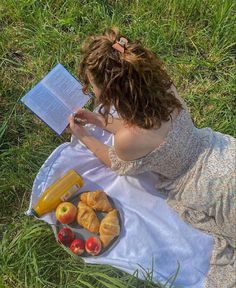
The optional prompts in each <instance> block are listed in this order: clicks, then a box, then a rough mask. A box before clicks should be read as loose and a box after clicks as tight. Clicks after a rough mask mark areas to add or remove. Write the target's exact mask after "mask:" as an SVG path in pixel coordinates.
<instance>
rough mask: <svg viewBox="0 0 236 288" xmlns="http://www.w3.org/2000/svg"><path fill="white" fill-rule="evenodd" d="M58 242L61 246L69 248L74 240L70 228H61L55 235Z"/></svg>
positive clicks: (73, 234)
mask: <svg viewBox="0 0 236 288" xmlns="http://www.w3.org/2000/svg"><path fill="white" fill-rule="evenodd" d="M57 237H58V241H59V242H61V243H62V244H63V245H66V246H69V245H70V244H71V242H72V241H73V240H74V239H75V233H74V232H73V231H72V230H71V229H70V228H62V229H60V231H59V232H58V233H57Z"/></svg>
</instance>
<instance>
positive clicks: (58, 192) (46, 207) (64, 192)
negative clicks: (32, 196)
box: [30, 170, 84, 217]
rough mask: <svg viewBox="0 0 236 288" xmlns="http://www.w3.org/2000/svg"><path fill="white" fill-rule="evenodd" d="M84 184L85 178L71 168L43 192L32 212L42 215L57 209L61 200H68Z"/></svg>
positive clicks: (37, 215)
mask: <svg viewBox="0 0 236 288" xmlns="http://www.w3.org/2000/svg"><path fill="white" fill-rule="evenodd" d="M83 185H84V182H83V178H82V177H81V176H80V175H79V174H78V173H76V172H75V171H74V170H69V171H68V172H67V173H66V174H64V175H63V176H62V177H61V178H59V179H58V180H57V181H56V182H54V183H53V184H52V185H51V186H50V187H48V188H47V189H46V190H45V191H44V192H43V194H42V195H41V196H40V198H39V199H38V201H37V203H36V204H35V205H34V207H33V209H31V211H30V214H31V215H34V216H36V217H40V216H42V215H44V214H46V213H48V212H51V211H53V210H55V209H56V208H57V206H58V205H59V204H60V203H61V202H64V201H67V200H68V199H69V198H70V197H71V196H72V195H73V194H75V193H76V192H77V191H78V190H79V189H80V188H81V187H82V186H83Z"/></svg>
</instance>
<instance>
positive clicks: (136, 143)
mask: <svg viewBox="0 0 236 288" xmlns="http://www.w3.org/2000/svg"><path fill="white" fill-rule="evenodd" d="M114 148H115V151H116V154H117V156H118V157H119V158H120V159H122V160H125V161H129V160H134V159H137V158H140V157H141V156H140V155H141V154H142V150H143V143H140V134H139V133H138V131H137V129H134V128H126V127H125V128H121V129H119V130H118V131H117V133H116V134H115V137H114Z"/></svg>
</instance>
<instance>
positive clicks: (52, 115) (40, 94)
mask: <svg viewBox="0 0 236 288" xmlns="http://www.w3.org/2000/svg"><path fill="white" fill-rule="evenodd" d="M21 102H23V103H24V104H25V105H26V106H27V107H28V108H29V109H30V110H31V111H32V112H33V113H34V114H36V115H37V116H38V117H39V118H40V119H41V120H43V121H44V122H45V123H46V124H47V125H48V126H49V127H51V128H52V129H53V130H54V131H55V132H56V133H57V134H59V135H60V134H61V133H62V132H63V131H64V130H65V128H66V127H67V125H68V120H67V118H68V116H69V115H70V113H71V110H70V109H69V108H68V107H67V106H65V105H64V103H63V102H61V101H60V100H59V99H57V97H56V96H55V95H54V94H53V93H52V92H51V91H49V90H48V89H47V88H45V86H44V85H42V83H41V82H39V83H38V84H37V85H36V86H35V87H34V88H33V89H31V90H30V91H29V92H28V93H27V94H26V95H25V96H24V97H23V98H22V99H21Z"/></svg>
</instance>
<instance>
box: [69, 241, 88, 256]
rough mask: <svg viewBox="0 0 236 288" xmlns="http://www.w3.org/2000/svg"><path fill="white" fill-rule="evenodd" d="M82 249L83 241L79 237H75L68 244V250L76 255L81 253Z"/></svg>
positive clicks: (83, 246)
mask: <svg viewBox="0 0 236 288" xmlns="http://www.w3.org/2000/svg"><path fill="white" fill-rule="evenodd" d="M84 249H85V241H84V240H83V239H81V238H77V239H75V240H74V241H73V242H72V243H71V245H70V250H71V251H72V252H73V253H74V254H76V255H81V254H83V253H84Z"/></svg>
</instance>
